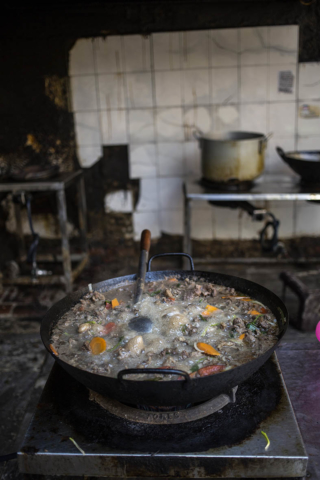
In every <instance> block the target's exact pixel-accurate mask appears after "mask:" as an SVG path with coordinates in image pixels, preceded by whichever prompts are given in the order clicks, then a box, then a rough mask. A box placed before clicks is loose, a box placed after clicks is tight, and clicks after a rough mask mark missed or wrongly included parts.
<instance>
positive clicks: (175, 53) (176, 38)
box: [152, 32, 181, 70]
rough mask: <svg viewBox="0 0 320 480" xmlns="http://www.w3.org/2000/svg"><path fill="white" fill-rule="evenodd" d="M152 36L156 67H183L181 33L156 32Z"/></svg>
mask: <svg viewBox="0 0 320 480" xmlns="http://www.w3.org/2000/svg"><path fill="white" fill-rule="evenodd" d="M152 38H153V55H154V69H155V70H177V69H179V68H180V67H181V49H180V33H179V32H171V33H166V34H163V33H154V34H153V35H152Z"/></svg>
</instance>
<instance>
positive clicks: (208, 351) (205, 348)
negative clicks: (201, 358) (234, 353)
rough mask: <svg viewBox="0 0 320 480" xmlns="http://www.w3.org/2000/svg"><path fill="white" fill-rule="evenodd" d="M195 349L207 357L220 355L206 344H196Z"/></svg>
mask: <svg viewBox="0 0 320 480" xmlns="http://www.w3.org/2000/svg"><path fill="white" fill-rule="evenodd" d="M197 347H198V349H199V350H201V351H202V352H204V353H206V354H207V355H220V353H219V352H218V351H217V350H216V349H215V348H213V347H211V345H208V344H207V343H202V342H199V343H197Z"/></svg>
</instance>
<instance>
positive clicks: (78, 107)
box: [70, 75, 98, 112]
mask: <svg viewBox="0 0 320 480" xmlns="http://www.w3.org/2000/svg"><path fill="white" fill-rule="evenodd" d="M70 82H71V92H72V110H73V111H74V112H80V111H86V110H97V109H98V103H97V90H96V78H95V76H94V75H83V76H80V77H71V79H70Z"/></svg>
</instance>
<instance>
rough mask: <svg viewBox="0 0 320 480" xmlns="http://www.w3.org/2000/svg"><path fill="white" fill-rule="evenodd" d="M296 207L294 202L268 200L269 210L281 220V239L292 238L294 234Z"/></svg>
mask: <svg viewBox="0 0 320 480" xmlns="http://www.w3.org/2000/svg"><path fill="white" fill-rule="evenodd" d="M297 203H300V202H297ZM294 208H295V206H294V202H267V209H268V211H270V212H272V213H273V214H274V215H275V217H276V218H277V220H279V221H280V226H279V232H278V233H279V238H280V239H282V238H290V237H292V235H293V234H294Z"/></svg>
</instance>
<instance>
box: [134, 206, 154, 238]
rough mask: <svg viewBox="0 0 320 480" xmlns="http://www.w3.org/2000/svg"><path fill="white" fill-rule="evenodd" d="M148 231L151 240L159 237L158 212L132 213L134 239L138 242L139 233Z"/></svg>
mask: <svg viewBox="0 0 320 480" xmlns="http://www.w3.org/2000/svg"><path fill="white" fill-rule="evenodd" d="M146 228H147V229H148V230H150V232H151V238H153V239H155V238H159V237H161V231H160V222H159V215H158V212H134V214H133V230H134V239H135V240H136V241H139V240H140V238H141V232H142V230H145V229H146Z"/></svg>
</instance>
